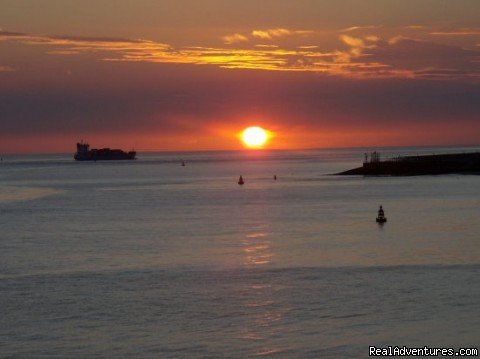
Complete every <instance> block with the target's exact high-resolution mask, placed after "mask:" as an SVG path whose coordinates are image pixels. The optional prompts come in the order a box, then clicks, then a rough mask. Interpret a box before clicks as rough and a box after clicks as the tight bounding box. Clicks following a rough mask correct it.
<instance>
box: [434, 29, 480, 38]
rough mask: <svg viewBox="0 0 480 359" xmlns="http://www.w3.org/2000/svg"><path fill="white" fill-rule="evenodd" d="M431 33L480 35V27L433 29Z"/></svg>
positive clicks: (436, 34)
mask: <svg viewBox="0 0 480 359" xmlns="http://www.w3.org/2000/svg"><path fill="white" fill-rule="evenodd" d="M430 35H434V36H480V29H466V28H463V29H456V30H443V31H441V30H440V31H432V32H430Z"/></svg>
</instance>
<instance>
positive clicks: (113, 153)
mask: <svg viewBox="0 0 480 359" xmlns="http://www.w3.org/2000/svg"><path fill="white" fill-rule="evenodd" d="M136 154H137V153H136V152H135V151H130V152H125V151H122V150H117V149H113V150H112V149H110V148H100V149H96V148H94V149H90V145H89V144H88V143H83V141H82V142H79V143H77V152H75V155H74V156H73V158H74V159H75V160H76V161H112V160H134V159H135V156H136Z"/></svg>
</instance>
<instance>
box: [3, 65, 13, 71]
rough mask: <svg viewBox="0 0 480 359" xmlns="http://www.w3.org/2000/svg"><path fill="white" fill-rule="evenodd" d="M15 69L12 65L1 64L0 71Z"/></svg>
mask: <svg viewBox="0 0 480 359" xmlns="http://www.w3.org/2000/svg"><path fill="white" fill-rule="evenodd" d="M13 71H15V69H14V68H13V67H10V66H0V72H13Z"/></svg>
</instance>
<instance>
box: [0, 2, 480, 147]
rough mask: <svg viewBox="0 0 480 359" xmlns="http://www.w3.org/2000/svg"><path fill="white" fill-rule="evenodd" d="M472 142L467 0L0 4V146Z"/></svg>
mask: <svg viewBox="0 0 480 359" xmlns="http://www.w3.org/2000/svg"><path fill="white" fill-rule="evenodd" d="M248 126H261V127H264V128H266V129H268V130H269V131H271V133H273V134H274V136H273V138H272V139H271V141H270V142H269V144H268V147H269V148H274V149H305V148H331V147H383V146H411V145H423V146H429V145H477V144H479V143H480V1H478V0H402V1H398V0H335V1H330V0H295V1H293V0H291V1H290V0H289V1H287V0H255V1H254V0H156V1H154V0H136V1H127V0H96V1H85V0H82V1H79V0H43V1H37V0H0V153H15V152H18V153H34V152H39V153H40V152H71V151H74V149H75V143H76V142H77V141H79V140H81V139H83V140H86V141H88V142H89V143H90V144H91V145H92V147H120V148H124V149H131V148H135V149H136V150H138V151H154V150H161V151H197V150H198V151H203V150H236V149H241V148H243V146H242V143H241V142H240V141H239V139H238V134H239V132H240V131H242V129H244V128H245V127H248Z"/></svg>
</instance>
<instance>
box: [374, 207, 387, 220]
mask: <svg viewBox="0 0 480 359" xmlns="http://www.w3.org/2000/svg"><path fill="white" fill-rule="evenodd" d="M376 221H377V223H385V222H386V221H387V217H385V212H384V211H383V207H382V206H380V208H379V209H378V216H377V219H376Z"/></svg>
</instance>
